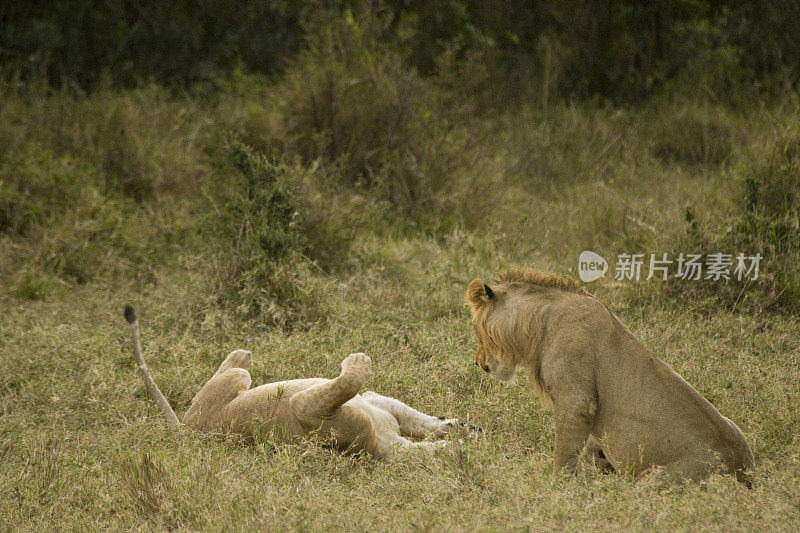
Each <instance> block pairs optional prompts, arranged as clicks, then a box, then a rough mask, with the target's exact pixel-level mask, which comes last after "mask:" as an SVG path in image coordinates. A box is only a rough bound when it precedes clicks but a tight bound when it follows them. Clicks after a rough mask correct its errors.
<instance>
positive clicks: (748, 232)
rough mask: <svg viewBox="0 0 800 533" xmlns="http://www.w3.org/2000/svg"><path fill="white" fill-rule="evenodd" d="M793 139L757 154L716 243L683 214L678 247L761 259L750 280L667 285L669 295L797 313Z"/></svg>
mask: <svg viewBox="0 0 800 533" xmlns="http://www.w3.org/2000/svg"><path fill="white" fill-rule="evenodd" d="M798 146H800V144H798V138H797V137H796V136H793V135H789V136H788V137H782V138H780V139H778V140H777V141H776V142H775V143H774V144H773V145H771V146H770V145H768V147H767V148H766V149H764V148H762V149H761V150H760V151H759V152H758V153H757V159H756V162H755V163H754V164H753V165H751V166H750V167H747V168H746V169H745V170H746V173H747V177H746V178H744V179H743V180H742V183H741V188H742V189H743V190H744V191H743V192H744V193H743V194H741V195H739V198H738V201H737V214H736V215H735V217H734V219H733V220H732V221H731V223H730V225H729V226H728V229H727V231H726V232H725V233H724V234H723V235H721V236H718V237H715V236H713V235H708V234H706V233H705V232H704V231H703V228H701V227H700V225H699V223H698V221H697V219H696V217H695V215H694V213H693V211H692V210H691V209H687V213H686V221H687V224H688V225H687V233H686V236H685V238H684V241H683V242H684V243H685V244H686V245H687V246H689V247H691V248H692V249H696V250H699V252H697V253H701V252H702V254H703V255H704V256H706V255H707V254H709V253H718V252H721V253H731V254H734V265H735V255H736V254H739V253H743V254H745V256H748V257H750V256H754V255H755V254H760V255H761V262H760V267H759V275H758V279H756V280H749V279H743V280H741V281H740V280H738V279H734V277H733V276H732V277H731V279H730V280H728V281H726V282H722V281H708V282H702V283H697V284H693V285H692V286H691V287H690V288H687V286H686V284H685V283H681V282H679V281H673V282H671V283H670V289H671V292H672V294H673V295H676V296H683V297H686V296H689V297H692V298H697V297H713V298H717V299H719V300H720V301H721V302H722V303H723V304H724V305H726V306H730V308H737V307H740V308H744V309H749V310H755V311H762V310H766V311H770V310H778V311H784V312H789V313H796V312H798V311H800V269H799V268H798V265H800V150H798Z"/></svg>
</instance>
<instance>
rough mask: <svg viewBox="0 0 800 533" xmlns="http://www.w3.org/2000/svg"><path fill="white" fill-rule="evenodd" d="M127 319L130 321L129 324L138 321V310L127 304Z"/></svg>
mask: <svg viewBox="0 0 800 533" xmlns="http://www.w3.org/2000/svg"><path fill="white" fill-rule="evenodd" d="M125 320H127V321H128V324H133V323H134V322H136V311H134V310H133V307H132V306H131V305H125Z"/></svg>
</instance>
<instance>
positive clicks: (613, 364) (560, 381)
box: [466, 268, 754, 486]
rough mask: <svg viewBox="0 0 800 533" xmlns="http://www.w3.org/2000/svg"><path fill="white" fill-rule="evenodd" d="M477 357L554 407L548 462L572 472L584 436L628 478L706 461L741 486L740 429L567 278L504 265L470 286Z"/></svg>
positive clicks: (701, 468)
mask: <svg viewBox="0 0 800 533" xmlns="http://www.w3.org/2000/svg"><path fill="white" fill-rule="evenodd" d="M466 299H467V303H468V304H469V307H470V310H471V312H472V321H473V326H474V328H475V332H476V334H477V336H478V352H477V355H476V357H475V362H476V364H477V365H478V366H479V367H480V368H482V369H483V370H484V371H486V372H488V373H489V375H490V376H491V377H493V378H496V379H499V380H501V381H511V380H512V379H513V378H514V374H515V371H516V368H517V366H519V365H522V366H524V367H526V368H527V369H528V371H529V377H530V380H531V382H532V383H533V385H534V388H535V390H536V394H537V396H538V397H539V400H540V401H541V402H542V405H543V406H545V407H546V408H550V409H552V410H553V414H554V422H555V465H556V467H565V468H567V469H569V470H574V469H575V466H576V464H577V461H578V456H579V455H580V453H581V451H582V450H583V448H584V445H586V443H587V440H589V447H590V451H591V452H592V453H595V454H596V456H597V458H598V459H605V460H607V461H608V462H609V463H610V464H611V466H613V467H614V468H615V469H618V470H632V471H633V472H634V474H636V475H637V476H638V475H640V474H642V473H643V472H646V471H647V470H648V469H650V468H651V467H653V466H656V465H660V466H663V467H664V469H665V470H666V471H667V472H668V473H669V474H670V475H671V476H672V477H673V478H675V479H683V478H689V479H698V478H702V477H704V476H706V475H708V474H710V473H711V472H713V471H714V470H715V469H717V468H719V467H722V468H723V470H724V471H727V472H729V473H732V474H735V475H736V478H737V479H738V480H739V481H742V482H744V483H746V484H747V485H748V486H750V484H751V482H750V477H749V475H748V472H750V471H752V470H753V468H754V463H753V454H752V452H751V451H750V447H749V446H748V445H747V442H746V441H745V438H744V435H743V434H742V432H741V431H740V430H739V428H738V427H737V426H736V424H734V423H733V422H731V421H730V420H728V419H727V418H725V417H724V416H722V415H721V414H720V413H719V411H717V410H716V409H715V408H714V406H713V405H711V404H710V403H709V402H708V401H707V400H706V399H705V398H703V397H702V396H701V395H700V394H699V393H698V392H697V391H696V390H695V389H694V388H692V386H691V385H689V384H688V383H687V382H686V381H684V380H683V378H681V376H679V375H678V374H677V373H676V372H675V371H674V370H672V368H670V367H669V365H667V364H666V363H665V362H663V361H662V360H660V359H659V358H658V357H656V356H655V355H654V354H653V353H652V352H651V351H650V350H648V349H647V348H646V347H645V346H644V345H643V344H642V343H641V342H640V341H639V340H638V339H637V338H636V337H634V336H633V334H632V333H631V332H630V331H629V330H628V328H626V327H625V326H624V325H623V324H622V322H620V320H619V319H618V318H617V317H616V316H615V315H614V313H612V312H611V311H610V310H609V309H608V307H606V306H605V304H603V303H602V302H601V301H600V300H597V299H595V298H594V297H592V296H590V295H589V294H587V293H586V292H585V291H584V290H582V289H579V288H578V286H577V283H576V282H575V281H574V280H573V279H572V278H569V277H566V276H556V275H553V274H544V273H540V272H536V271H534V270H527V269H519V268H511V269H509V270H507V271H506V272H503V273H501V274H500V275H499V276H498V280H497V284H495V285H493V286H492V287H489V286H488V285H486V284H485V283H484V282H483V281H481V280H480V279H476V280H474V281H472V283H470V284H469V288H468V289H467V296H466Z"/></svg>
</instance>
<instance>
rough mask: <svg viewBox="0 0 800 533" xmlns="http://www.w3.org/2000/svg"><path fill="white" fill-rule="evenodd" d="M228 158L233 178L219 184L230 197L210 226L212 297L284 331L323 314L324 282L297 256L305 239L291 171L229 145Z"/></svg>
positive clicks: (307, 261) (243, 147)
mask: <svg viewBox="0 0 800 533" xmlns="http://www.w3.org/2000/svg"><path fill="white" fill-rule="evenodd" d="M227 154H228V159H229V161H230V163H231V165H232V168H233V169H235V172H236V173H237V176H236V177H235V178H234V179H231V180H230V181H227V180H223V181H224V183H225V186H226V187H232V190H231V191H223V194H228V196H229V197H228V198H227V201H226V203H225V205H224V206H222V207H221V208H220V209H219V210H218V211H216V212H215V213H214V214H213V215H212V216H211V221H210V225H209V228H210V231H211V234H210V235H209V237H210V241H211V242H212V243H214V244H213V246H216V250H215V254H214V255H215V265H214V266H215V271H216V279H215V291H214V292H215V295H216V296H217V299H218V300H219V302H220V303H221V304H223V305H224V306H226V307H229V308H231V309H232V310H233V311H234V312H235V313H236V314H238V315H239V316H240V317H242V318H245V319H263V320H264V321H265V322H266V323H268V324H271V325H277V326H281V327H285V328H291V327H293V326H294V325H295V324H296V323H298V322H302V321H313V320H315V319H317V318H319V317H321V316H322V312H323V310H322V309H321V305H320V299H321V296H322V291H323V286H324V284H323V283H319V282H318V281H317V280H315V279H314V278H313V276H312V275H311V261H310V259H308V258H306V257H305V256H304V255H303V251H304V250H305V248H306V242H307V241H306V238H305V236H304V235H303V232H302V230H301V227H302V222H301V221H302V213H301V212H300V211H299V210H298V208H297V201H296V196H297V193H296V191H294V190H293V189H292V188H291V181H290V180H291V177H292V176H291V175H290V174H291V172H290V170H289V168H288V167H286V166H285V165H280V164H275V163H273V162H271V161H269V160H268V159H267V158H266V157H265V156H264V155H263V154H260V153H257V152H255V151H254V150H253V149H251V148H250V147H248V146H246V145H244V144H241V143H239V142H235V141H234V142H231V143H229V146H228V148H227ZM236 178H238V179H236Z"/></svg>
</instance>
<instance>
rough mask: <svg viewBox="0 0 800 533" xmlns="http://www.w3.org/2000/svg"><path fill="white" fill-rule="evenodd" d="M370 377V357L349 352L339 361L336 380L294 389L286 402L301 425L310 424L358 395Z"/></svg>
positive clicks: (325, 416) (318, 420)
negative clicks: (303, 388) (302, 388)
mask: <svg viewBox="0 0 800 533" xmlns="http://www.w3.org/2000/svg"><path fill="white" fill-rule="evenodd" d="M370 376H372V361H371V360H370V358H369V357H367V356H366V355H364V354H363V353H351V354H350V355H348V356H347V357H346V358H345V360H344V361H342V373H341V374H339V376H338V377H337V378H336V379H332V380H330V381H327V382H325V383H320V384H319V385H314V386H313V387H309V388H307V389H305V390H304V391H301V392H298V393H297V394H295V395H294V396H292V397H291V399H290V400H289V405H291V407H292V410H293V411H294V414H295V416H297V418H298V419H299V420H300V422H301V423H302V424H304V425H306V426H310V427H313V426H315V425H318V424H319V423H322V421H323V420H326V419H328V418H330V417H331V416H333V414H334V413H335V412H336V410H337V409H339V408H340V407H341V406H342V404H344V403H345V402H346V401H348V400H350V399H351V398H352V397H353V396H355V395H356V394H358V392H359V391H360V390H361V388H362V387H363V386H364V383H366V381H367V380H368V379H369V378H370Z"/></svg>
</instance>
